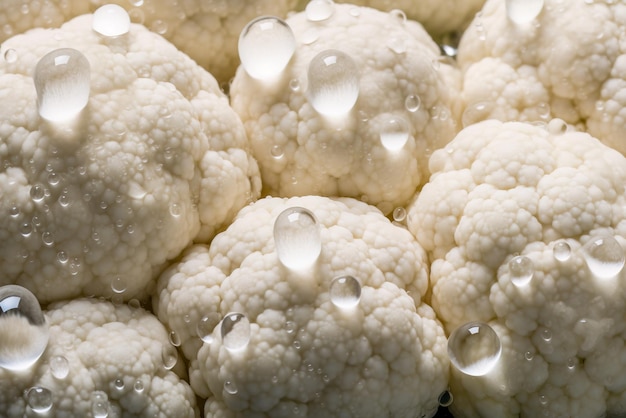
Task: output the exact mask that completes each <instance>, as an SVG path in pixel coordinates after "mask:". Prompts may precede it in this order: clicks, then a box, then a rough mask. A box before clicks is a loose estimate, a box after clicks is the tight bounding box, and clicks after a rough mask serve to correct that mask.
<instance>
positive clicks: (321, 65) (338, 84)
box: [307, 49, 359, 116]
mask: <svg viewBox="0 0 626 418" xmlns="http://www.w3.org/2000/svg"><path fill="white" fill-rule="evenodd" d="M307 96H308V99H309V101H310V103H311V106H313V108H314V109H315V110H316V111H317V112H318V113H320V114H322V115H327V116H340V115H343V114H346V113H347V112H349V111H350V110H351V109H352V108H353V107H354V105H355V104H356V101H357V99H358V97H359V70H358V67H357V65H356V63H355V62H354V60H353V59H352V58H351V57H350V56H349V55H348V54H346V53H344V52H341V51H338V50H334V49H328V50H325V51H322V52H320V53H319V54H317V55H316V56H315V57H313V59H312V60H311V62H310V63H309V69H308V89H307Z"/></svg>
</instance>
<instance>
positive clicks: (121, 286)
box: [111, 276, 126, 294]
mask: <svg viewBox="0 0 626 418" xmlns="http://www.w3.org/2000/svg"><path fill="white" fill-rule="evenodd" d="M111 290H112V291H113V292H114V293H117V294H121V293H124V292H125V291H126V279H124V278H123V277H121V276H117V277H115V278H114V279H113V280H111Z"/></svg>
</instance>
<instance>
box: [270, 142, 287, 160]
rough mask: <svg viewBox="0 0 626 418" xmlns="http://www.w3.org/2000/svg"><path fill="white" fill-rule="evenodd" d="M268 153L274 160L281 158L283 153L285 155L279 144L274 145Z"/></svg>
mask: <svg viewBox="0 0 626 418" xmlns="http://www.w3.org/2000/svg"><path fill="white" fill-rule="evenodd" d="M270 154H271V155H272V157H273V158H274V159H276V160H280V159H281V158H283V155H285V153H284V152H283V149H282V147H281V146H280V145H274V146H273V147H272V149H271V150H270Z"/></svg>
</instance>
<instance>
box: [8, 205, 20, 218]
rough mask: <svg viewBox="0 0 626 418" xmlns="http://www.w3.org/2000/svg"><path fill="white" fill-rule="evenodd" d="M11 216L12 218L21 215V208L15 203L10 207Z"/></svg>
mask: <svg viewBox="0 0 626 418" xmlns="http://www.w3.org/2000/svg"><path fill="white" fill-rule="evenodd" d="M9 216H11V218H17V217H18V216H20V208H19V207H17V206H15V205H13V206H11V207H10V208H9Z"/></svg>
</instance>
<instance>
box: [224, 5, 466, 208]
mask: <svg viewBox="0 0 626 418" xmlns="http://www.w3.org/2000/svg"><path fill="white" fill-rule="evenodd" d="M318 3H319V2H318ZM328 7H329V8H327V9H323V10H314V12H312V11H311V10H310V9H307V10H306V11H305V12H302V13H296V14H294V15H292V16H290V17H289V19H287V23H288V25H289V26H290V27H291V29H292V30H293V33H294V35H295V39H296V48H295V53H294V55H293V56H292V58H291V61H290V62H289V63H288V65H287V66H286V68H285V69H284V70H283V71H282V72H281V73H280V74H279V75H278V76H277V79H272V80H269V81H268V80H263V79H261V80H260V79H258V78H252V77H251V76H250V75H248V73H247V72H246V70H245V69H244V68H245V67H244V66H245V63H244V66H242V67H240V68H239V70H238V72H237V75H236V76H235V79H234V80H233V83H232V86H231V90H230V92H231V102H232V106H233V108H234V109H235V111H236V112H237V113H238V114H239V115H240V116H241V119H242V120H243V122H244V124H245V126H246V130H247V132H248V136H249V138H250V142H251V146H252V149H253V154H254V156H255V157H256V159H257V161H258V162H259V165H260V167H261V174H262V177H263V191H264V193H266V194H268V195H273V196H296V195H307V194H316V195H324V196H345V197H354V198H358V199H361V200H363V201H365V202H367V203H370V204H372V205H375V206H377V207H378V208H379V209H381V210H382V211H383V212H385V213H389V212H391V210H393V209H394V207H397V206H402V205H404V204H405V203H406V202H407V201H408V200H409V198H410V196H412V195H413V193H414V192H415V189H416V188H417V187H418V186H420V185H421V184H422V183H424V182H425V180H426V178H427V175H428V170H427V158H428V155H429V154H430V153H431V152H432V151H433V150H435V149H437V148H440V147H441V146H443V145H444V144H445V143H447V142H448V141H449V140H450V139H452V137H453V136H454V134H455V133H456V131H457V125H458V123H457V116H458V107H460V106H459V104H458V100H457V96H458V88H459V87H460V86H459V80H458V74H457V72H456V70H455V69H454V68H453V66H451V65H450V64H449V63H448V62H446V61H445V60H444V61H442V62H440V58H441V57H440V54H439V48H438V47H437V45H436V44H435V43H434V42H433V41H432V39H431V38H430V37H429V35H428V34H427V33H426V32H425V31H424V29H423V28H422V27H421V26H420V25H419V24H418V23H416V22H414V21H410V20H403V16H401V15H400V14H398V13H395V12H394V13H384V12H380V11H377V10H374V9H370V8H366V7H357V6H353V5H347V4H331V5H328ZM372 34H382V36H372ZM263 47H266V45H265V44H259V45H258V46H257V48H263ZM335 50H337V51H339V52H338V53H336V52H332V51H335ZM324 51H331V52H329V54H330V55H329V56H328V57H325V58H322V57H320V56H319V55H318V54H320V53H324ZM240 53H241V51H240ZM342 53H343V54H347V55H348V57H347V58H345V57H344V56H343V55H341V54H342ZM333 54H335V55H333ZM337 54H339V55H337ZM350 57H351V58H350ZM314 58H317V59H315V60H314ZM321 60H323V61H324V63H323V64H322V63H321V62H320V61H321ZM333 60H334V61H333ZM312 62H313V63H317V64H319V65H317V66H315V65H311V67H310V64H311V63H312ZM331 62H334V63H337V62H339V63H342V62H345V63H346V64H345V68H346V69H345V70H341V72H340V70H337V72H338V73H340V74H341V75H337V78H340V79H342V80H344V81H345V84H346V85H345V86H344V84H343V82H342V83H337V85H335V84H332V86H331V85H330V83H334V81H333V80H336V79H335V78H334V77H335V76H333V75H328V76H326V75H322V74H324V70H323V68H324V67H325V66H326V65H328V66H331V65H332V64H330V63H331ZM350 62H353V65H348V63H350ZM249 65H251V66H254V62H252V63H250V64H249ZM320 67H321V68H320ZM337 67H338V68H343V64H337ZM329 71H334V70H329ZM310 77H314V78H315V77H317V78H321V81H320V80H317V79H316V80H317V81H316V82H315V83H316V84H315V86H316V87H311V85H312V84H313V83H314V82H313V81H312V80H310V79H309V78H310ZM355 80H356V81H355ZM325 83H328V84H329V85H326V84H325ZM353 83H356V84H357V85H358V97H355V100H356V103H355V104H354V107H352V108H351V109H349V108H346V109H343V108H342V109H341V110H345V111H346V112H347V113H345V112H344V113H345V114H339V113H340V112H339V110H338V111H337V112H334V111H332V110H330V111H329V112H326V111H325V110H324V109H320V107H324V106H325V105H324V103H322V105H316V104H315V102H316V101H317V99H316V98H317V92H318V89H319V91H321V92H322V93H327V92H328V91H331V93H329V96H328V97H326V96H325V97H326V100H328V101H329V102H330V104H329V103H326V105H330V106H334V105H335V104H336V103H338V102H339V103H343V101H344V100H345V101H348V100H347V99H346V98H345V97H351V96H350V95H351V94H354V89H351V88H350V87H348V86H352V84H353ZM320 86H321V87H320ZM333 89H337V91H341V90H342V89H345V91H346V93H345V95H344V96H342V95H339V94H337V95H336V96H337V97H334V98H333V97H332V95H333V93H332V91H333ZM314 106H315V107H314ZM346 107H347V106H346ZM320 112H321V113H320ZM326 113H331V114H330V115H325V114H326ZM388 139H392V141H393V142H395V141H398V142H399V144H397V145H396V144H388V143H387V142H386V141H387V140H388Z"/></svg>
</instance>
